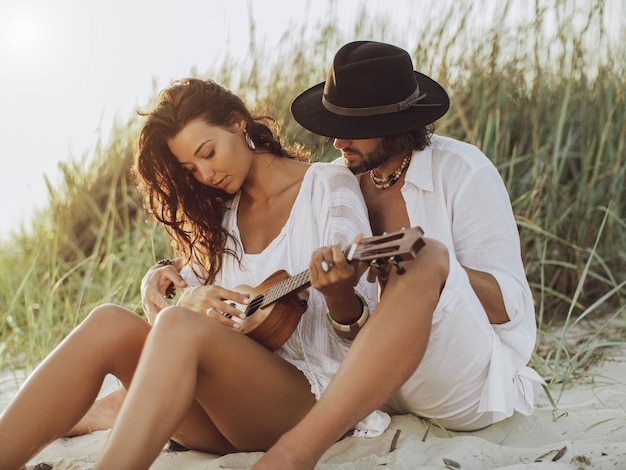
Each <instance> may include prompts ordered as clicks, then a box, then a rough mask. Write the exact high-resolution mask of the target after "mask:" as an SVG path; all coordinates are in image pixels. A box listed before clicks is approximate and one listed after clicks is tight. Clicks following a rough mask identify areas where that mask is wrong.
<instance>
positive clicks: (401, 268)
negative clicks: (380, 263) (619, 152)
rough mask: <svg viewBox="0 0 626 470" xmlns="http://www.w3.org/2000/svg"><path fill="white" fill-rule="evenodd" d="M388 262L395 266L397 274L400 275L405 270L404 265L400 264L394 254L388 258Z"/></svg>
mask: <svg viewBox="0 0 626 470" xmlns="http://www.w3.org/2000/svg"><path fill="white" fill-rule="evenodd" d="M389 262H390V263H391V264H393V265H394V266H395V267H396V272H397V273H398V274H400V275H402V274H404V273H405V272H406V269H405V268H404V266H402V265H401V264H400V260H399V259H398V258H396V257H395V256H392V257H391V258H389Z"/></svg>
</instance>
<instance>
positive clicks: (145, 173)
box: [131, 78, 306, 283]
mask: <svg viewBox="0 0 626 470" xmlns="http://www.w3.org/2000/svg"><path fill="white" fill-rule="evenodd" d="M139 114H140V115H142V116H144V117H145V121H144V124H143V126H142V128H141V129H140V131H139V134H138V140H137V147H136V152H135V159H134V162H133V167H132V169H131V173H132V176H133V179H134V181H135V183H136V185H137V188H138V189H139V192H140V194H141V196H142V198H143V204H144V207H145V209H146V210H147V211H148V212H149V213H150V214H151V215H152V216H153V217H154V218H155V219H156V220H157V221H159V222H160V223H161V224H163V226H164V228H165V230H166V231H167V233H168V235H169V236H170V239H171V245H172V249H173V250H174V251H175V252H177V253H178V254H179V255H180V256H181V258H182V260H183V262H184V263H185V264H188V263H192V265H197V266H199V267H200V269H202V271H203V272H197V271H196V274H198V275H200V276H201V277H202V278H203V279H204V281H205V282H206V283H213V282H214V280H215V276H216V274H217V273H218V272H219V270H220V269H221V266H222V257H223V256H224V255H225V254H226V253H230V254H233V255H234V253H232V252H229V251H228V250H227V248H226V240H227V238H228V237H230V236H231V235H230V234H229V233H228V232H227V231H226V230H225V229H224V228H223V227H222V219H223V215H224V210H225V208H226V205H227V203H228V201H229V200H230V199H232V197H233V196H231V195H229V194H227V193H225V192H223V191H220V190H218V189H215V188H212V187H210V186H206V185H204V184H202V183H200V182H199V181H198V180H196V179H195V178H194V177H193V176H192V174H191V172H190V171H188V170H186V169H184V168H183V167H182V166H181V165H180V164H179V163H178V161H177V160H176V157H175V156H174V155H173V154H172V152H171V151H170V149H169V147H168V145H167V142H168V140H169V139H172V138H173V137H175V136H176V135H178V133H179V132H180V131H181V130H182V129H183V128H184V127H185V126H186V125H187V124H188V123H189V122H191V121H192V120H194V119H197V118H202V119H203V120H204V121H206V122H207V123H208V124H210V125H214V126H221V127H225V128H227V127H230V126H231V125H232V123H233V121H234V119H235V118H239V119H240V118H243V119H244V120H245V121H246V124H247V127H246V130H247V132H248V135H249V136H250V137H251V138H252V140H253V142H254V143H255V145H256V149H257V151H259V150H261V151H269V152H271V153H272V154H274V155H277V156H281V157H288V158H306V154H305V153H304V151H301V150H300V154H299V155H296V153H297V152H298V151H299V150H298V149H297V148H294V150H293V151H291V153H290V152H288V151H287V150H286V149H285V148H283V146H282V145H281V143H280V141H279V139H278V137H275V136H274V134H273V132H272V130H271V129H270V127H269V126H268V125H267V124H265V122H268V123H270V124H272V125H275V126H276V124H275V121H273V119H272V118H270V117H268V116H261V117H253V116H252V115H251V113H250V111H249V110H248V109H247V107H246V106H245V104H244V103H243V101H242V100H241V98H239V97H238V96H237V95H235V94H233V93H232V92H230V91H229V90H227V89H226V88H224V87H222V86H221V85H219V84H217V83H215V82H213V81H211V80H206V81H205V80H199V79H193V78H188V79H184V80H179V81H177V82H174V83H173V84H172V85H171V86H170V87H169V88H166V89H165V90H163V91H162V92H161V93H160V95H159V98H158V101H157V104H156V106H155V108H154V109H153V110H152V111H151V112H148V113H143V112H141V111H140V112H139ZM276 127H277V126H276Z"/></svg>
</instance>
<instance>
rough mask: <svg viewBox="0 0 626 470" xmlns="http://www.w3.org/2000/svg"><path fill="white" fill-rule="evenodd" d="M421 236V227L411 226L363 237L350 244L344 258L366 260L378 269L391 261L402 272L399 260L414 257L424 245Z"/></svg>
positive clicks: (422, 232)
mask: <svg viewBox="0 0 626 470" xmlns="http://www.w3.org/2000/svg"><path fill="white" fill-rule="evenodd" d="M423 236H424V231H423V230H422V229H421V227H411V228H408V229H402V230H398V231H397V232H392V233H385V234H383V235H377V236H374V237H369V238H365V239H363V240H362V241H361V243H359V244H352V245H351V246H350V248H349V250H348V253H347V255H346V258H347V259H348V261H352V260H357V261H367V262H369V264H370V265H372V266H374V267H376V268H378V269H380V268H381V267H382V266H384V265H385V264H387V263H391V264H392V265H394V266H395V267H396V270H397V271H398V274H403V273H404V268H403V267H402V266H401V265H400V262H401V261H406V260H410V259H413V258H415V256H416V255H417V252H418V251H419V250H420V249H421V248H422V247H423V246H424V239H423V238H422V237H423Z"/></svg>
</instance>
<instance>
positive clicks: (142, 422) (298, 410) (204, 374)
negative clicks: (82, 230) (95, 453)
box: [94, 307, 315, 470]
mask: <svg viewBox="0 0 626 470" xmlns="http://www.w3.org/2000/svg"><path fill="white" fill-rule="evenodd" d="M194 397H195V402H194ZM194 403H198V404H199V406H201V410H203V411H204V413H200V412H197V413H195V415H194V413H193V412H192V411H193V409H194V408H195V407H197V405H194ZM314 403H315V399H314V396H313V395H312V393H311V391H310V385H309V383H308V381H307V380H306V379H305V378H304V376H303V374H302V373H301V372H300V371H298V370H297V369H296V368H295V367H293V366H292V365H291V364H289V363H287V362H286V361H284V360H283V359H281V358H280V357H278V356H276V355H275V354H273V353H271V352H270V351H269V350H267V349H265V348H264V347H263V346H261V345H259V344H258V343H256V342H255V341H253V340H251V339H250V338H248V337H246V336H243V335H241V333H239V332H236V331H234V330H231V329H230V328H227V327H224V326H222V325H220V324H218V323H217V322H215V321H214V320H212V319H210V318H208V317H206V316H204V315H201V314H198V313H194V312H191V311H189V310H187V309H184V308H181V307H170V308H167V309H165V310H163V311H162V312H160V314H159V317H158V319H157V321H156V322H155V324H154V326H153V328H152V331H151V332H150V335H149V337H148V340H147V341H146V346H145V348H144V352H143V354H142V357H141V360H140V362H139V365H138V367H137V372H136V375H135V379H134V381H133V384H132V386H131V387H130V389H128V396H127V397H126V399H125V401H124V404H123V405H122V409H121V411H120V414H119V416H118V419H117V421H116V423H115V426H114V427H113V432H112V433H111V435H110V438H109V441H108V442H107V445H106V447H105V450H104V452H103V454H102V456H101V459H100V460H99V461H98V463H97V464H96V466H95V467H94V469H110V468H116V469H122V470H123V469H141V468H148V467H149V466H150V464H151V463H152V462H153V461H154V460H155V459H156V458H157V456H158V454H159V453H160V451H161V449H162V448H163V446H164V445H165V443H166V442H167V440H168V439H169V438H170V437H171V436H172V435H173V434H174V433H175V432H176V429H177V428H178V432H177V434H178V435H183V436H182V437H183V438H182V440H183V442H182V443H183V444H184V445H186V443H185V442H184V440H185V439H187V440H194V441H196V442H205V443H206V442H209V441H210V440H211V439H213V440H214V442H213V443H212V444H213V447H212V448H205V449H204V450H207V451H209V452H214V453H224V452H232V451H233V450H235V449H237V450H242V451H254V450H264V449H267V448H269V447H270V446H271V445H272V444H273V443H274V442H275V441H276V440H277V439H278V437H279V436H280V435H281V434H282V433H284V432H285V431H286V430H287V429H290V428H291V427H292V426H293V425H294V424H295V423H297V422H298V421H299V420H300V419H301V418H302V417H303V416H304V415H305V414H306V412H307V411H308V410H309V409H310V408H311V407H312V406H313V404H314ZM185 416H186V417H187V418H186V420H185V421H184V422H183V423H182V426H181V421H182V420H183V418H184V417H185ZM192 416H196V417H198V416H199V419H205V420H206V421H207V422H210V423H213V424H214V426H212V427H211V426H209V427H208V428H207V427H205V426H202V425H200V426H195V427H193V426H189V423H190V420H191V417H192ZM205 416H208V417H210V419H208V418H206V417H205ZM186 426H187V428H186ZM191 428H193V431H191V432H188V433H187V436H186V437H185V436H184V434H185V429H191ZM218 430H219V431H218ZM216 431H217V432H219V433H220V435H221V436H222V438H223V441H222V442H218V441H217V440H215V437H216V436H215V432H216ZM206 432H208V433H209V435H208V436H203V433H206ZM205 447H209V446H208V445H205Z"/></svg>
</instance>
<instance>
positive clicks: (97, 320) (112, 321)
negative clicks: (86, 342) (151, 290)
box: [80, 304, 150, 341]
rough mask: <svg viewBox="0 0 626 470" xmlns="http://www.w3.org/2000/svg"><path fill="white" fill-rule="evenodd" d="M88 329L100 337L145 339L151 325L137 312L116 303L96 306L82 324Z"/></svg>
mask: <svg viewBox="0 0 626 470" xmlns="http://www.w3.org/2000/svg"><path fill="white" fill-rule="evenodd" d="M80 328H81V329H83V330H87V331H95V332H97V335H98V336H99V337H100V338H111V339H116V340H122V341H129V340H132V338H138V339H140V340H141V341H143V340H144V339H145V337H146V335H147V334H148V332H149V331H150V325H149V324H148V323H147V322H146V321H145V320H143V319H142V318H141V317H140V316H139V315H137V314H136V313H135V312H133V311H131V310H128V309H126V308H124V307H120V306H119V305H115V304H102V305H99V306H98V307H96V308H94V309H93V310H92V311H91V312H90V313H89V315H88V316H87V318H86V319H85V320H84V321H83V323H82V324H81V325H80Z"/></svg>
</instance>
